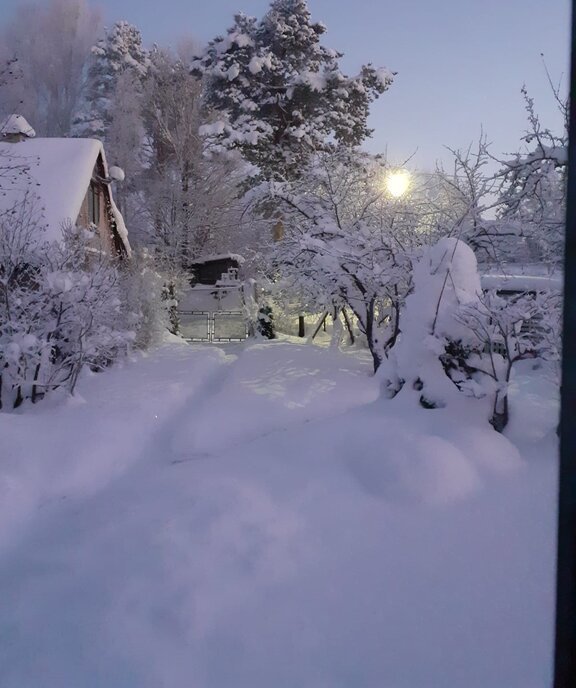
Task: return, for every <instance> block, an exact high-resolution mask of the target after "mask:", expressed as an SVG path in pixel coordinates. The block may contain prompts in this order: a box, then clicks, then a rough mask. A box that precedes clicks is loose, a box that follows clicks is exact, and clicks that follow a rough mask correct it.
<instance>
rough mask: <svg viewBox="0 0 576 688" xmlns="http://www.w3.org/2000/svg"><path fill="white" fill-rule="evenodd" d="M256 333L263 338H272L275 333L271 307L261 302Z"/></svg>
mask: <svg viewBox="0 0 576 688" xmlns="http://www.w3.org/2000/svg"><path fill="white" fill-rule="evenodd" d="M257 329H258V334H259V335H260V336H261V337H264V338H265V339H274V338H275V337H276V334H275V332H274V316H273V314H272V308H271V307H270V306H268V305H266V304H262V305H261V306H260V308H259V309H258V326H257Z"/></svg>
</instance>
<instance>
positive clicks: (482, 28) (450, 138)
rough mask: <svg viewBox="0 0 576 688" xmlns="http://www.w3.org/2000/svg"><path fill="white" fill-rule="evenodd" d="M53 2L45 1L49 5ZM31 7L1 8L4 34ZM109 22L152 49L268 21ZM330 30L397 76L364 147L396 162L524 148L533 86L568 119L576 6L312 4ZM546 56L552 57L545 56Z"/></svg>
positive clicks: (144, 8)
mask: <svg viewBox="0 0 576 688" xmlns="http://www.w3.org/2000/svg"><path fill="white" fill-rule="evenodd" d="M43 2H48V0H40V3H39V4H42V3H43ZM20 4H22V1H21V0H0V26H1V25H2V24H3V23H5V22H6V21H8V20H9V18H10V16H11V15H12V13H13V11H14V9H15V8H16V7H18V6H19V5H20ZM91 4H93V5H95V6H97V7H99V8H100V9H101V12H102V15H103V17H104V22H105V24H107V25H109V24H111V23H112V22H114V21H116V20H118V19H126V20H127V21H129V22H130V23H133V24H135V25H137V26H138V27H139V29H140V30H141V32H142V34H143V37H144V40H145V42H146V43H147V44H152V43H158V44H160V45H163V46H170V45H171V46H176V45H177V44H178V42H179V41H181V40H182V39H183V38H185V37H193V38H195V39H197V40H198V41H200V42H206V41H208V40H210V39H211V38H213V37H214V36H216V35H217V34H221V33H225V31H226V29H227V28H228V27H229V26H230V25H231V24H232V20H233V15H234V14H235V13H236V12H238V11H242V12H244V13H245V14H249V15H254V16H258V17H260V16H262V14H263V13H264V12H265V11H266V8H267V7H268V5H269V2H268V1H267V0H209V1H207V0H162V2H158V1H157V0H153V1H151V0H97V1H95V2H93V3H91ZM308 5H309V8H310V11H311V13H312V18H313V19H314V20H317V21H322V22H323V23H324V24H325V25H326V26H327V29H328V31H327V33H326V34H325V35H324V37H323V38H324V41H323V42H324V44H325V45H326V46H327V47H330V48H335V49H337V50H339V51H340V52H343V53H344V58H343V59H342V67H343V70H344V71H345V72H346V73H348V74H355V73H357V72H358V71H359V68H360V66H361V65H362V64H364V63H367V62H371V63H373V64H374V65H376V66H386V67H388V68H389V69H392V70H393V71H395V72H398V74H397V77H396V79H395V83H394V84H393V85H392V87H391V88H390V89H389V91H387V92H386V93H384V94H383V95H382V96H381V97H380V99H379V100H378V101H377V102H376V103H375V104H374V105H373V106H372V113H371V116H370V126H371V127H372V128H373V129H374V134H373V137H372V139H371V140H370V141H368V142H367V143H366V145H365V147H366V148H367V149H368V150H371V151H372V152H385V151H386V152H387V153H388V158H389V160H390V161H391V162H393V163H395V164H401V163H402V162H403V161H405V160H406V159H407V158H409V157H410V156H413V157H412V158H411V160H410V166H411V167H417V168H419V169H422V170H432V169H433V168H434V165H435V161H436V160H440V161H443V162H444V163H445V164H447V163H448V161H449V158H450V155H449V153H448V151H447V150H446V147H447V146H448V147H450V148H465V147H467V146H468V145H469V144H470V143H472V142H473V141H474V140H477V138H478V136H479V134H480V131H481V128H483V130H484V131H485V133H486V135H487V137H488V140H489V141H491V142H492V150H493V153H494V154H495V155H505V154H506V153H510V152H514V151H515V150H517V149H518V145H519V139H520V137H521V136H522V134H523V133H524V131H525V129H526V116H525V110H524V104H523V100H522V95H521V92H520V89H521V87H522V85H523V84H526V85H527V87H528V89H529V92H530V94H531V95H532V96H533V97H534V98H535V101H536V108H537V111H538V113H539V114H540V117H541V121H542V122H543V124H544V125H545V126H548V127H550V128H552V129H558V128H559V126H560V122H561V119H560V116H559V114H558V113H557V111H556V108H555V103H554V99H553V97H552V93H551V89H550V86H549V84H548V79H547V76H546V70H545V67H544V62H543V61H545V63H546V66H547V68H548V71H549V73H550V75H551V77H552V80H553V81H554V82H555V83H561V90H562V91H563V92H565V91H567V84H568V61H569V33H570V5H571V3H570V0H396V2H394V1H393V0H346V1H344V0H308ZM541 54H543V55H544V58H543V57H542V56H541Z"/></svg>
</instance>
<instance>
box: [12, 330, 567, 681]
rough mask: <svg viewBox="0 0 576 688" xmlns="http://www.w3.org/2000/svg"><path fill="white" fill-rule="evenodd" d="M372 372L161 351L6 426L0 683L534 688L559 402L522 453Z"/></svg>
mask: <svg viewBox="0 0 576 688" xmlns="http://www.w3.org/2000/svg"><path fill="white" fill-rule="evenodd" d="M370 366H371V363H370V360H369V359H368V357H367V356H366V355H365V354H364V353H362V352H350V353H338V352H334V351H330V350H326V349H322V348H320V347H315V346H307V345H302V344H296V343H293V342H286V341H277V342H270V343H262V344H251V345H250V344H246V345H235V346H232V345H231V346H226V347H216V346H204V347H201V346H187V345H180V344H170V345H167V346H165V347H163V348H162V349H159V350H158V351H156V352H154V353H152V354H150V355H148V356H146V357H140V358H138V359H137V360H135V361H133V362H131V363H129V364H126V365H125V366H124V367H122V368H115V369H112V370H110V371H109V372H106V373H104V374H100V375H92V376H89V377H86V378H85V379H84V380H83V381H82V383H81V385H80V389H79V393H80V395H81V398H76V399H74V400H53V401H50V402H45V403H43V404H39V405H38V406H36V407H34V408H31V409H30V408H29V409H26V412H22V413H16V414H0V493H1V494H0V686H2V688H76V687H78V688H80V687H82V688H338V687H342V688H344V687H346V688H349V687H351V686H354V687H355V688H500V687H502V688H504V687H506V688H545V687H547V686H548V685H549V680H550V674H551V657H552V619H553V598H554V544H555V535H554V531H555V499H556V456H555V451H556V443H555V435H554V424H555V414H556V407H555V400H554V396H555V390H554V388H553V385H551V383H549V382H547V381H546V379H545V376H544V374H543V371H532V370H531V369H530V368H529V367H526V370H525V371H524V374H523V375H520V376H519V377H518V379H517V381H516V383H515V389H514V400H513V409H514V413H513V418H512V422H511V425H510V431H509V437H510V438H511V440H512V441H513V442H514V443H515V444H513V443H512V441H510V440H509V439H507V438H505V437H502V436H500V435H497V434H496V433H495V432H492V431H491V430H490V429H488V428H487V427H486V426H485V425H480V424H479V423H478V422H473V421H471V420H470V419H469V418H467V417H466V414H465V413H464V412H463V411H462V412H456V411H454V410H453V409H452V410H451V411H450V412H449V410H448V409H437V410H433V411H427V410H424V409H418V408H413V407H412V406H410V404H409V402H408V401H407V400H406V399H402V398H399V399H396V400H393V401H390V400H385V399H380V398H379V389H378V383H377V380H376V379H374V378H372V377H370V375H369V373H370Z"/></svg>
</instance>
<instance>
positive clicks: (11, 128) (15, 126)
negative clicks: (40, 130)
mask: <svg viewBox="0 0 576 688" xmlns="http://www.w3.org/2000/svg"><path fill="white" fill-rule="evenodd" d="M10 134H23V135H24V136H27V137H28V138H34V137H35V136H36V132H35V131H34V129H32V127H31V126H30V125H29V124H28V121H27V120H26V118H25V117H23V116H22V115H8V117H6V119H5V120H4V121H3V122H2V124H0V136H6V135H10Z"/></svg>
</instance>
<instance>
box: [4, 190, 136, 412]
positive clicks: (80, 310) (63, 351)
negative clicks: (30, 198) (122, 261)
mask: <svg viewBox="0 0 576 688" xmlns="http://www.w3.org/2000/svg"><path fill="white" fill-rule="evenodd" d="M93 242H94V237H93V234H92V233H91V232H89V231H86V230H81V229H77V228H75V227H72V226H70V227H67V228H64V230H63V240H62V241H61V242H52V243H48V242H44V241H42V229H41V225H40V224H39V223H38V222H37V221H35V219H34V211H33V210H32V209H30V208H29V207H28V205H27V204H26V203H24V204H22V205H21V206H20V207H18V208H16V209H15V210H14V212H13V213H11V214H6V215H4V216H3V217H1V218H0V409H3V410H9V409H11V408H16V407H18V406H20V404H22V402H23V401H24V400H26V399H30V400H31V401H33V402H34V401H36V400H38V399H40V398H42V397H43V396H45V395H46V394H47V393H48V392H50V391H52V390H54V389H56V388H59V387H61V388H65V389H67V390H69V391H70V392H73V391H74V387H75V385H76V382H77V379H78V376H79V374H80V372H81V370H82V369H83V368H84V366H89V367H90V368H92V369H93V370H100V369H102V368H103V367H105V366H107V365H109V363H110V362H111V361H113V360H114V359H115V358H116V357H117V356H119V355H120V354H122V353H124V352H126V350H127V348H128V347H129V346H130V344H131V343H132V341H133V339H134V332H133V331H132V330H131V329H130V328H129V327H128V324H127V320H126V315H125V313H124V312H123V309H122V301H121V297H122V293H121V289H120V280H119V274H118V270H117V267H116V266H115V265H113V264H112V263H111V262H110V261H109V260H108V259H107V258H106V257H105V256H104V254H103V253H102V252H101V251H100V250H98V249H97V248H95V246H94V244H93Z"/></svg>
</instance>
